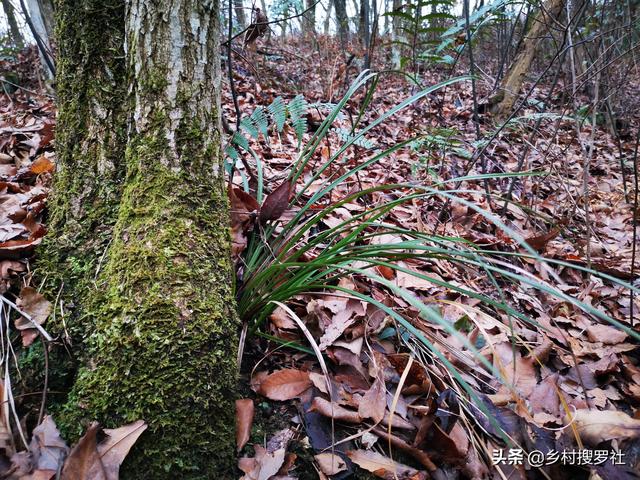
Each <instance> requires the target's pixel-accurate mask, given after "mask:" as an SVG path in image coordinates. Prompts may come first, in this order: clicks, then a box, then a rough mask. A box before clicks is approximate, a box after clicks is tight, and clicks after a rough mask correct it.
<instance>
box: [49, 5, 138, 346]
mask: <svg viewBox="0 0 640 480" xmlns="http://www.w3.org/2000/svg"><path fill="white" fill-rule="evenodd" d="M124 14H125V9H124V2H122V1H121V0H107V1H105V0H84V1H78V0H58V1H57V4H56V21H57V26H56V43H57V48H58V62H57V63H58V75H57V78H56V82H57V96H58V125H57V128H56V154H57V159H58V161H57V172H56V175H55V184H54V189H53V194H52V196H51V197H50V199H49V212H50V213H49V219H48V222H47V223H48V228H49V235H48V236H47V237H46V239H45V245H44V248H43V249H42V253H41V254H40V256H39V262H38V266H39V271H40V272H41V274H42V275H41V276H42V277H43V278H45V277H46V278H47V279H48V280H49V283H48V284H49V285H52V288H51V290H52V291H51V293H52V294H53V295H57V293H58V292H57V290H56V289H57V288H59V287H60V286H62V287H63V293H64V294H63V295H62V298H63V299H64V306H65V310H66V312H65V313H66V314H67V315H66V325H67V327H68V329H67V333H70V334H71V337H72V338H71V339H70V340H71V342H72V343H75V342H77V341H79V340H82V337H83V335H84V333H85V331H88V330H90V327H88V326H87V325H86V322H81V321H79V318H80V317H81V316H82V315H84V313H83V312H82V309H81V308H80V307H81V305H82V304H83V303H86V299H87V297H88V296H90V294H91V292H92V291H94V290H95V286H96V284H95V280H96V277H97V274H98V272H99V267H100V264H101V263H100V262H101V259H103V258H104V256H105V254H106V249H107V246H108V245H109V243H110V242H111V234H112V231H113V226H114V224H115V221H116V216H117V212H118V204H119V201H120V196H121V193H122V183H123V181H124V176H125V164H124V154H125V149H126V130H127V117H128V113H127V110H128V108H127V105H126V103H127V102H126V95H127V93H126V92H127V76H126V61H125V52H124V25H125V22H124ZM58 318H60V316H58Z"/></svg>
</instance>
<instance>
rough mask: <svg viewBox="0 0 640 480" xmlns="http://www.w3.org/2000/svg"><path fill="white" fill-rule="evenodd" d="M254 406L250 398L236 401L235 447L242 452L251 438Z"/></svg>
mask: <svg viewBox="0 0 640 480" xmlns="http://www.w3.org/2000/svg"><path fill="white" fill-rule="evenodd" d="M254 414H255V406H254V404H253V400H251V399H250V398H242V399H240V400H236V447H237V448H238V451H240V450H242V449H243V448H244V446H245V445H246V444H247V442H248V441H249V438H250V437H251V427H252V425H253V416H254Z"/></svg>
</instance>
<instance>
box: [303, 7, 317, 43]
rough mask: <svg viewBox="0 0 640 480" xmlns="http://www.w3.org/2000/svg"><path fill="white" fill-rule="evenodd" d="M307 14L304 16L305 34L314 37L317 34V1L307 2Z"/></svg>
mask: <svg viewBox="0 0 640 480" xmlns="http://www.w3.org/2000/svg"><path fill="white" fill-rule="evenodd" d="M305 9H306V10H307V11H306V13H305V14H304V15H303V18H304V20H303V22H302V27H303V33H304V34H305V35H313V34H315V33H316V0H305Z"/></svg>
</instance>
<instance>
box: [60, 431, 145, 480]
mask: <svg viewBox="0 0 640 480" xmlns="http://www.w3.org/2000/svg"><path fill="white" fill-rule="evenodd" d="M99 429H100V426H99V424H98V423H97V422H94V423H93V424H91V426H90V427H89V429H88V430H87V432H86V433H85V434H84V435H83V437H82V438H81V439H80V440H78V443H77V445H76V446H75V447H73V449H72V450H71V453H70V454H69V457H68V458H67V460H66V462H65V464H64V468H63V469H62V476H61V477H60V478H61V479H62V480H118V477H119V475H118V473H119V471H120V465H121V464H122V462H123V461H124V459H125V457H126V456H127V454H128V453H129V450H131V447H132V446H133V444H134V443H135V442H136V440H138V437H140V435H141V434H142V433H143V432H144V431H145V430H146V429H147V424H146V423H144V422H143V421H142V420H138V421H137V422H134V423H130V424H129V425H125V426H123V427H120V428H116V429H113V430H110V429H105V430H104V433H105V435H106V438H105V439H104V440H103V441H102V442H100V443H99V444H98V443H97V439H96V435H97V433H98V430H99Z"/></svg>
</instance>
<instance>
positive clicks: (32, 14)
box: [20, 0, 56, 78]
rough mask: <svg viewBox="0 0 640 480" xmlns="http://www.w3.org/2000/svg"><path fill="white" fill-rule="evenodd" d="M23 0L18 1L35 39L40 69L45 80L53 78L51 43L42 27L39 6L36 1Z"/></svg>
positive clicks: (42, 22)
mask: <svg viewBox="0 0 640 480" xmlns="http://www.w3.org/2000/svg"><path fill="white" fill-rule="evenodd" d="M26 2H27V3H26V5H25V3H24V0H21V1H20V5H21V6H22V9H23V13H24V14H25V16H27V15H28V18H27V23H28V24H29V28H30V29H31V33H32V34H33V36H34V37H37V38H36V43H37V44H38V50H39V51H40V60H41V62H42V69H43V71H44V75H45V77H47V78H53V77H54V76H55V74H56V72H55V70H54V67H53V57H52V55H51V42H50V38H49V35H48V34H47V29H46V28H45V26H44V20H43V19H42V12H41V11H40V4H39V3H38V0H26Z"/></svg>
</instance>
